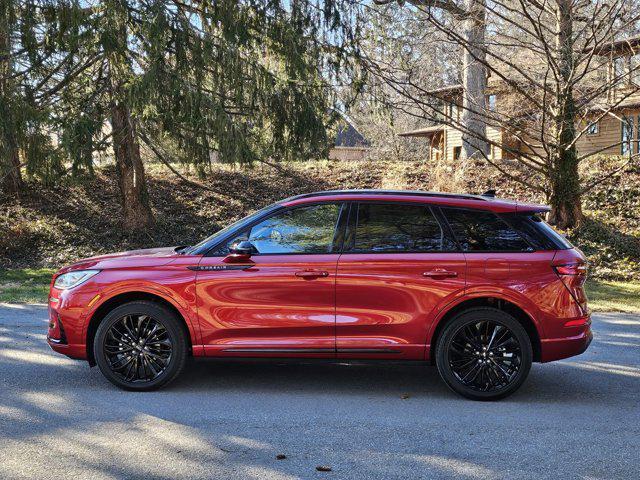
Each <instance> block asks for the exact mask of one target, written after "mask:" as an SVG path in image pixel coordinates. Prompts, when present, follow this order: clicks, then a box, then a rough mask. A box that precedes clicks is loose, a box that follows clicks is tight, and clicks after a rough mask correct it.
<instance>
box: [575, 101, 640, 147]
mask: <svg viewBox="0 0 640 480" xmlns="http://www.w3.org/2000/svg"><path fill="white" fill-rule="evenodd" d="M615 115H616V116H615V117H614V116H613V115H611V114H609V115H606V116H605V117H603V118H602V119H600V121H599V122H598V133H597V134H593V135H587V134H584V135H583V136H582V137H581V138H580V139H579V140H578V142H577V144H576V145H577V147H578V152H579V153H581V154H582V153H587V152H596V151H598V150H601V149H603V148H606V149H605V150H604V151H602V154H603V155H620V154H621V151H622V150H621V144H620V142H621V141H622V122H621V121H620V119H621V118H623V117H629V118H631V119H633V152H634V153H637V141H638V121H639V120H640V118H639V117H640V109H639V108H634V109H625V110H622V111H617V112H615ZM592 118H597V116H595V115H594V117H592ZM584 126H585V125H580V126H579V128H584Z"/></svg>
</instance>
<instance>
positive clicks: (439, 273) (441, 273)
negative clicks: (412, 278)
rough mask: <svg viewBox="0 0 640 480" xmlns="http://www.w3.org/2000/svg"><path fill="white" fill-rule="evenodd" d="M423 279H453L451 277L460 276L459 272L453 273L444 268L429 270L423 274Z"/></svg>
mask: <svg viewBox="0 0 640 480" xmlns="http://www.w3.org/2000/svg"><path fill="white" fill-rule="evenodd" d="M422 276H423V277H429V278H436V279H438V278H451V277H457V276H458V272H453V271H451V270H445V269H443V268H436V269H434V270H429V271H428V272H423V273H422Z"/></svg>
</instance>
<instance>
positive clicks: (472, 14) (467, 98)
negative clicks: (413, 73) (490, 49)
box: [374, 0, 489, 158]
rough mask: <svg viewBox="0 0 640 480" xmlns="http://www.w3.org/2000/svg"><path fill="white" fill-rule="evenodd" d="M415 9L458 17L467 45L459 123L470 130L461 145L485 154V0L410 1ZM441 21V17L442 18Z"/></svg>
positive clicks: (383, 0) (468, 154)
mask: <svg viewBox="0 0 640 480" xmlns="http://www.w3.org/2000/svg"><path fill="white" fill-rule="evenodd" d="M374 1H375V3H377V4H378V5H388V4H390V3H394V2H397V3H399V4H403V3H404V2H403V1H401V0H374ZM409 3H410V4H412V5H413V6H415V7H417V8H418V9H427V10H428V11H430V12H431V11H432V10H436V11H437V12H438V13H436V14H435V15H438V14H439V13H442V12H445V13H447V14H449V15H451V16H452V17H453V18H454V19H456V20H458V23H457V24H458V25H459V26H460V27H461V28H460V32H461V33H460V35H462V37H463V38H464V41H465V44H466V46H467V48H465V49H464V50H463V64H462V85H463V91H464V93H463V112H462V122H463V123H464V124H465V125H466V126H467V129H468V130H469V132H464V133H463V138H462V145H463V151H464V157H465V158H478V157H485V156H486V155H487V154H488V153H489V143H488V142H487V141H486V140H485V137H486V122H485V119H484V117H483V116H482V115H481V113H480V112H481V111H482V107H483V105H484V102H485V90H486V87H487V68H486V55H485V52H486V49H487V48H486V44H485V29H486V24H485V11H486V5H485V0H462V1H460V2H456V1H454V0H409ZM441 21H442V20H441Z"/></svg>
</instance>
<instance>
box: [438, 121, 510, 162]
mask: <svg viewBox="0 0 640 480" xmlns="http://www.w3.org/2000/svg"><path fill="white" fill-rule="evenodd" d="M445 138H446V148H445V151H446V152H447V159H452V158H453V150H454V148H455V147H462V132H460V131H459V130H456V129H455V128H452V127H447V131H446V136H445ZM487 138H488V139H489V140H491V141H492V142H496V143H497V144H499V145H500V144H502V130H501V129H500V128H496V127H487ZM490 151H491V153H492V154H493V158H494V159H495V160H500V159H502V149H501V148H500V147H493V148H492V149H491V150H490Z"/></svg>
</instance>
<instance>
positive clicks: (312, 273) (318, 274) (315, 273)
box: [296, 270, 329, 278]
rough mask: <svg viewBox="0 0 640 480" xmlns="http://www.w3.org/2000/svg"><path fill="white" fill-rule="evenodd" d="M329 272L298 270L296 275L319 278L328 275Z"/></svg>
mask: <svg viewBox="0 0 640 480" xmlns="http://www.w3.org/2000/svg"><path fill="white" fill-rule="evenodd" d="M328 276H329V272H327V271H326V270H300V271H299V272H296V277H302V278H319V277H328Z"/></svg>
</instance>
